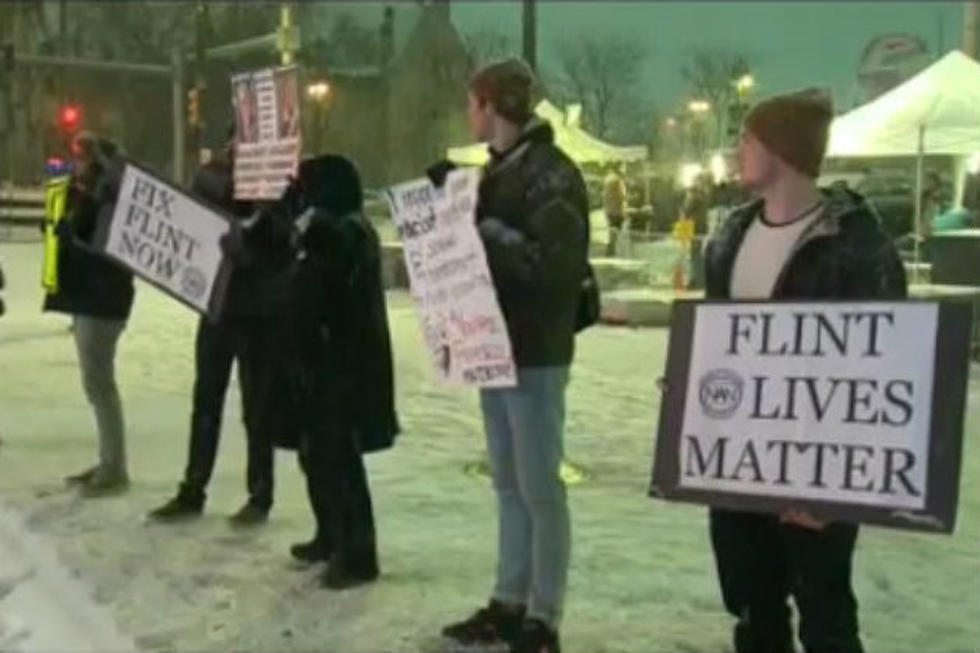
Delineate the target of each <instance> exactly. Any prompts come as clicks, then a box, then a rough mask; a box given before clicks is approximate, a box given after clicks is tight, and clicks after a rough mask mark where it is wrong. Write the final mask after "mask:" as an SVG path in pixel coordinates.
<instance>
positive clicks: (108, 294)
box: [44, 132, 134, 497]
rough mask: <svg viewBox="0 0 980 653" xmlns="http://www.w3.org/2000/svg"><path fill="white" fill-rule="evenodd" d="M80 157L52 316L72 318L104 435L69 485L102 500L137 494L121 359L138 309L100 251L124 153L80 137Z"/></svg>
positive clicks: (63, 230)
mask: <svg viewBox="0 0 980 653" xmlns="http://www.w3.org/2000/svg"><path fill="white" fill-rule="evenodd" d="M72 149H73V151H74V152H75V171H74V173H73V175H72V179H71V185H70V187H69V191H68V198H67V204H66V209H65V210H66V213H65V217H64V219H62V220H61V221H60V222H59V223H58V240H59V254H58V290H57V292H55V293H53V294H48V295H47V296H46V297H45V300H44V310H45V311H54V312H59V313H67V314H69V315H71V316H72V327H73V328H72V333H73V334H74V337H75V344H76V347H77V350H78V363H79V367H80V368H81V374H82V387H83V388H84V390H85V395H86V397H87V398H88V401H89V403H90V404H91V405H92V408H93V409H94V411H95V418H96V423H97V426H98V431H99V462H98V463H97V464H96V465H95V466H93V467H91V468H89V469H87V470H85V471H84V472H81V473H79V474H76V475H73V476H69V477H68V478H67V479H66V481H67V482H68V484H69V485H71V486H76V487H78V488H79V489H80V491H81V493H82V495H83V496H86V497H97V496H103V495H106V494H112V493H115V492H118V491H121V490H125V489H126V488H127V487H128V486H129V476H128V473H127V469H126V447H125V423H124V418H123V410H122V400H121V398H120V395H119V389H118V387H117V386H116V378H115V358H116V345H117V343H118V342H119V338H120V336H121V335H122V332H123V330H124V329H125V328H126V322H127V321H128V319H129V314H130V311H131V310H132V307H133V297H134V290H133V276H132V274H130V272H129V271H128V270H126V269H124V268H122V267H121V266H119V265H118V264H116V263H114V262H112V261H110V260H109V259H108V258H105V257H103V256H102V255H100V254H97V253H95V251H93V249H92V247H93V237H94V236H95V233H96V229H97V226H98V224H99V221H100V220H103V219H105V218H106V217H107V216H109V215H111V213H112V209H113V206H114V204H115V200H116V194H117V193H118V187H119V176H120V172H121V170H122V162H121V159H120V157H119V156H118V150H117V148H116V146H115V144H114V143H112V142H111V141H109V140H107V139H105V138H100V137H98V136H96V135H94V134H90V133H87V132H86V133H82V134H79V135H78V136H77V137H76V139H75V141H74V142H73V144H72Z"/></svg>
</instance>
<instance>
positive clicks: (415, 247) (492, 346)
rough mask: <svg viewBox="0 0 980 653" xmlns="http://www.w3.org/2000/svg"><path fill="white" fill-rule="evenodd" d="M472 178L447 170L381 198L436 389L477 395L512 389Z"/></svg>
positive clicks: (474, 173)
mask: <svg viewBox="0 0 980 653" xmlns="http://www.w3.org/2000/svg"><path fill="white" fill-rule="evenodd" d="M479 174H480V173H479V171H478V170H476V169H475V168H471V169H461V170H454V171H453V172H451V173H450V174H449V176H448V178H447V179H446V183H445V184H444V185H443V186H442V187H441V188H435V187H434V186H433V185H432V183H431V182H430V181H429V180H428V179H420V180H417V181H411V182H407V183H404V184H400V185H398V186H394V187H393V188H390V189H389V190H388V191H387V195H388V203H389V205H390V207H391V214H392V216H393V218H394V220H395V224H396V226H397V228H398V233H399V235H400V236H401V239H402V243H403V246H404V255H405V265H406V267H407V268H408V277H409V284H410V286H411V290H412V297H413V298H414V300H415V303H416V306H417V308H418V314H419V321H420V323H421V326H422V333H423V336H424V337H425V342H426V345H427V346H428V348H429V352H430V354H431V356H432V361H433V364H434V365H435V368H436V372H437V374H438V376H439V379H440V381H442V382H443V383H445V384H447V385H454V386H470V387H481V388H494V387H509V386H513V385H515V384H516V382H517V377H516V372H515V368H514V360H513V356H512V353H511V346H510V338H509V336H508V335H507V325H506V324H505V322H504V318H503V315H502V314H501V312H500V305H499V304H498V303H497V295H496V292H495V290H494V286H493V280H492V278H491V277H490V270H489V268H488V267H487V259H486V253H485V251H484V249H483V242H482V241H481V240H480V235H479V233H478V232H477V229H476V221H475V219H474V212H475V210H476V192H477V185H478V184H479Z"/></svg>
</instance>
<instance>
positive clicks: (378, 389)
mask: <svg viewBox="0 0 980 653" xmlns="http://www.w3.org/2000/svg"><path fill="white" fill-rule="evenodd" d="M285 198H286V199H284V202H285V203H286V204H288V205H291V206H292V207H294V209H293V210H294V215H296V213H295V212H297V211H298V212H299V215H298V217H296V218H295V221H294V226H295V237H296V241H297V242H296V246H297V250H298V254H297V259H296V262H295V264H294V267H293V269H292V275H291V278H290V283H289V290H288V291H287V293H286V308H285V315H284V321H283V328H284V332H283V334H282V339H281V342H283V343H284V345H285V351H284V352H283V360H282V363H283V367H282V374H283V379H284V382H285V386H286V388H287V391H288V395H289V401H290V402H291V408H289V409H287V412H288V413H290V414H292V415H294V416H295V419H294V421H293V423H292V425H291V426H292V428H291V429H290V430H293V431H295V432H296V433H297V439H298V442H297V445H298V449H299V459H300V464H301V467H302V469H303V471H304V473H305V475H306V485H307V491H308V494H309V500H310V506H311V508H312V511H313V516H314V520H315V523H316V530H315V533H314V536H313V538H312V539H311V540H310V541H308V542H305V543H302V544H297V545H295V546H293V547H292V550H291V553H292V555H293V557H294V558H296V559H298V560H300V561H303V562H308V563H315V562H320V561H323V562H327V563H328V566H327V568H326V571H325V572H324V575H323V577H322V583H323V585H324V586H325V587H327V588H329V589H335V590H340V589H345V588H348V587H353V586H356V585H360V584H363V583H367V582H371V581H373V580H375V579H376V578H377V577H378V575H379V566H378V553H377V540H376V534H375V523H374V512H373V506H372V502H371V493H370V488H369V486H368V477H367V471H366V469H365V467H364V461H363V457H362V454H364V453H367V452H372V451H379V450H383V449H387V448H389V447H391V446H392V445H393V443H394V439H395V436H396V435H397V433H398V430H399V427H398V420H397V417H396V413H395V400H394V396H395V395H394V373H393V368H392V356H391V338H390V334H389V330H388V319H387V310H386V307H385V296H384V288H383V285H382V280H381V246H380V242H379V240H378V235H377V233H376V232H375V230H374V227H373V226H372V225H371V223H370V222H369V221H368V220H367V218H366V217H365V216H364V214H363V213H362V208H363V192H362V190H361V181H360V178H359V176H358V173H357V170H356V169H355V167H354V165H353V164H352V163H351V162H350V161H349V160H347V159H345V158H343V157H340V156H333V155H323V156H318V157H315V158H312V159H308V160H305V161H303V162H302V163H301V164H300V167H299V172H298V175H297V179H296V180H295V181H294V183H293V185H292V187H291V188H290V189H289V190H287V192H286V194H285ZM273 412H276V413H280V414H281V413H282V412H283V411H281V410H280V411H273Z"/></svg>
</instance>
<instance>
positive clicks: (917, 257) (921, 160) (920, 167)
mask: <svg viewBox="0 0 980 653" xmlns="http://www.w3.org/2000/svg"><path fill="white" fill-rule="evenodd" d="M925 136H926V127H925V125H920V126H919V151H918V155H917V156H916V160H915V254H914V256H913V259H912V262H913V264H914V265H913V266H912V283H918V282H919V264H920V263H921V262H922V258H921V255H922V244H921V243H920V242H919V239H920V238H921V236H922V217H923V216H922V185H923V183H924V179H923V177H924V172H925V170H924V168H925V140H926V139H925Z"/></svg>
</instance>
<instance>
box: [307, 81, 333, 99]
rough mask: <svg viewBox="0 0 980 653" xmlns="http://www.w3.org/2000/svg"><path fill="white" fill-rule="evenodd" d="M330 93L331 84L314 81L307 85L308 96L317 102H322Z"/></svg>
mask: <svg viewBox="0 0 980 653" xmlns="http://www.w3.org/2000/svg"><path fill="white" fill-rule="evenodd" d="M328 95H330V84H328V83H326V82H314V83H312V84H310V85H309V86H307V87H306V96H307V97H309V98H310V99H311V100H313V101H315V102H322V101H323V100H325V99H326V98H327V96H328Z"/></svg>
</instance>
